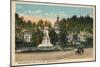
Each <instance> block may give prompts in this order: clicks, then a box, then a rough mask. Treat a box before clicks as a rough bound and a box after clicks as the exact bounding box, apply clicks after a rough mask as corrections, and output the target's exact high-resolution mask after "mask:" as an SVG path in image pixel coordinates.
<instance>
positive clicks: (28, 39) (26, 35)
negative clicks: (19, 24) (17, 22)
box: [24, 31, 32, 42]
mask: <svg viewBox="0 0 100 67" xmlns="http://www.w3.org/2000/svg"><path fill="white" fill-rule="evenodd" d="M31 40H32V32H30V31H25V32H24V41H25V42H31Z"/></svg>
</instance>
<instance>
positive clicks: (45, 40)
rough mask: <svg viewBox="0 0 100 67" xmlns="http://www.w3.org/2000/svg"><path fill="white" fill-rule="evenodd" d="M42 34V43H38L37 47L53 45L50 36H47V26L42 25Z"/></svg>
mask: <svg viewBox="0 0 100 67" xmlns="http://www.w3.org/2000/svg"><path fill="white" fill-rule="evenodd" d="M43 33H44V36H43V39H42V43H41V44H39V45H38V46H37V47H38V48H41V47H44V48H45V47H53V45H52V44H51V43H50V37H49V31H48V27H44V31H43Z"/></svg>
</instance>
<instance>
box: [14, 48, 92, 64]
mask: <svg viewBox="0 0 100 67" xmlns="http://www.w3.org/2000/svg"><path fill="white" fill-rule="evenodd" d="M85 58H93V49H92V48H88V49H85V53H84V54H83V55H76V54H75V50H72V51H65V52H64V51H53V52H32V53H16V56H15V59H16V62H18V63H25V62H26V63H28V62H33V63H34V62H35V61H48V60H49V61H50V60H62V59H64V60H70V59H85Z"/></svg>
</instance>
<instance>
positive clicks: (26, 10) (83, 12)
mask: <svg viewBox="0 0 100 67" xmlns="http://www.w3.org/2000/svg"><path fill="white" fill-rule="evenodd" d="M16 12H17V13H18V14H20V15H26V16H27V15H28V16H38V17H43V18H48V19H49V18H50V19H55V20H56V17H57V16H60V18H68V17H71V16H73V15H76V16H87V15H89V16H92V15H93V8H86V7H74V6H73V7H70V6H54V5H43V4H42V5H40V4H21V3H16Z"/></svg>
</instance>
